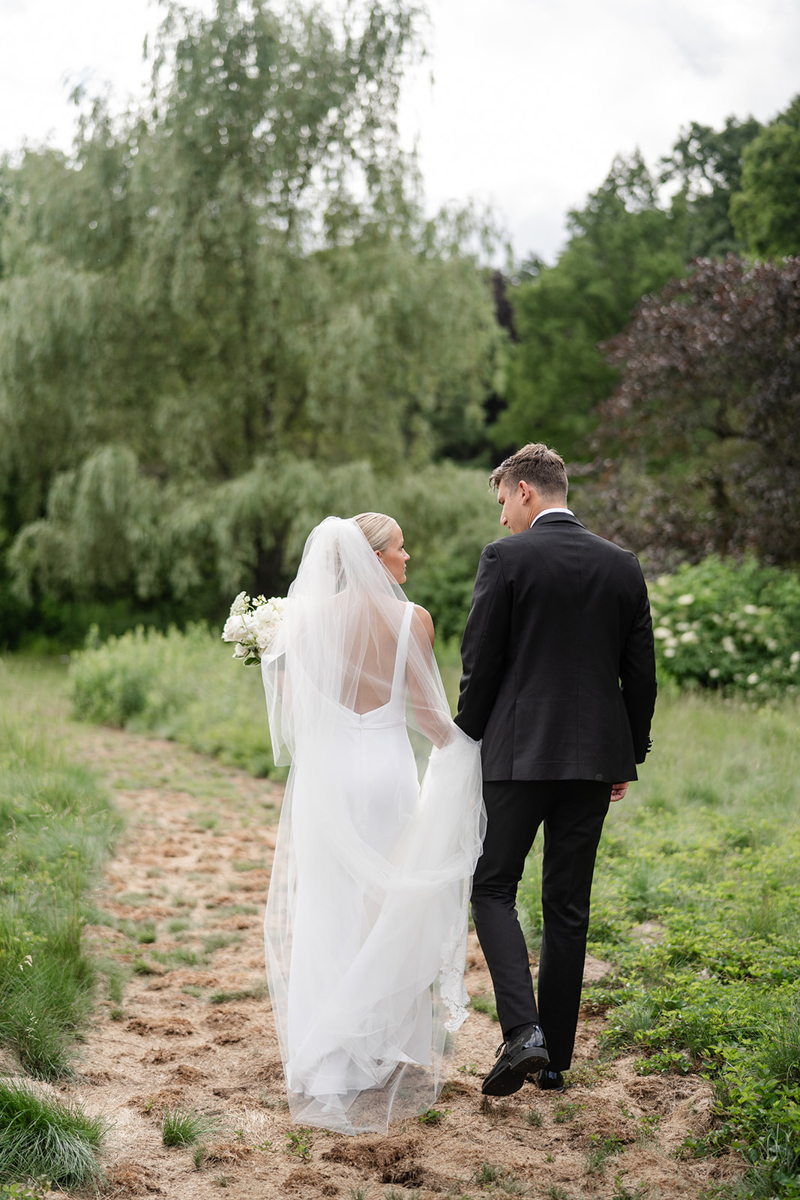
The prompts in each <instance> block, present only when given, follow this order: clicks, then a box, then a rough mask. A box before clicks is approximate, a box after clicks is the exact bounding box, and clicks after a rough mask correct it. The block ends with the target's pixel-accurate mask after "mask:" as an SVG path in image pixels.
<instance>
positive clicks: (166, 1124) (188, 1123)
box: [161, 1107, 218, 1148]
mask: <svg viewBox="0 0 800 1200" xmlns="http://www.w3.org/2000/svg"><path fill="white" fill-rule="evenodd" d="M217 1125H218V1122H217V1120H216V1118H215V1117H213V1116H210V1115H209V1114H208V1113H202V1112H198V1111H197V1109H194V1108H188V1109H184V1108H180V1107H176V1108H165V1109H164V1116H163V1118H162V1120H161V1141H162V1143H163V1145H165V1146H167V1147H170V1148H172V1147H179V1146H193V1145H195V1144H196V1143H202V1142H204V1141H205V1139H206V1138H207V1137H209V1136H210V1135H211V1134H212V1133H213V1132H214V1130H215V1129H216V1128H217Z"/></svg>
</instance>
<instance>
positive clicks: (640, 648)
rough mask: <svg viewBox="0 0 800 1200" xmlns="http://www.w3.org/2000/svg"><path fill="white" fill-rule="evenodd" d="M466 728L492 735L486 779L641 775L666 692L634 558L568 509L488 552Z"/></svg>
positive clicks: (467, 682) (468, 664) (486, 739)
mask: <svg viewBox="0 0 800 1200" xmlns="http://www.w3.org/2000/svg"><path fill="white" fill-rule="evenodd" d="M461 654H462V660H463V668H464V673H463V676H462V679H461V695H460V698H459V704H458V714H457V716H456V718H455V719H456V723H457V724H458V725H459V726H460V727H461V728H462V729H463V730H464V732H465V733H467V734H469V736H470V737H472V738H475V739H476V740H478V739H479V738H483V749H482V756H483V774H484V778H485V779H491V780H500V779H594V780H598V781H599V780H603V781H605V782H607V783H621V782H623V781H625V780H629V779H636V763H637V762H643V761H644V756H645V754H646V753H647V748H648V739H649V733H650V721H651V719H652V716H653V708H654V706H655V698H656V672H655V654H654V649H653V628H652V622H651V619H650V605H649V603H648V599H647V587H646V585H645V581H644V577H643V575H642V571H641V567H640V566H639V563H638V560H637V559H636V557H635V555H633V554H631V553H629V551H627V550H622V549H620V547H619V546H615V545H613V543H611V542H606V541H604V540H603V538H599V537H597V536H596V535H595V534H593V533H590V532H589V531H588V529H586V528H585V527H584V526H583V525H581V523H580V521H579V520H578V519H577V518H576V517H573V516H570V515H569V514H567V513H547V514H544V515H542V516H541V517H540V518H539V519H538V520H537V521H536V523H535V524H534V525H533V526H532V528H531V529H528V530H526V531H525V532H524V533H517V534H514V535H512V536H511V537H507V538H503V539H501V540H500V541H498V542H493V543H492V544H491V545H489V546H487V547H486V549H485V550H484V552H483V554H482V555H481V561H480V566H479V568H478V576H477V579H476V581H475V591H474V593H473V597H472V607H471V608H470V613H469V618H468V620H467V626H466V629H465V631H464V640H463V643H462V647H461Z"/></svg>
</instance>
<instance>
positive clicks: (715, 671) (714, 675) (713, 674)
mask: <svg viewBox="0 0 800 1200" xmlns="http://www.w3.org/2000/svg"><path fill="white" fill-rule="evenodd" d="M708 677H709V679H719V667H712V668H711V670H710V671H709V672H708Z"/></svg>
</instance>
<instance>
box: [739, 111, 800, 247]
mask: <svg viewBox="0 0 800 1200" xmlns="http://www.w3.org/2000/svg"><path fill="white" fill-rule="evenodd" d="M731 218H732V220H733V224H734V227H735V228H736V231H737V233H738V235H739V237H741V238H742V239H743V241H744V242H745V243H746V245H747V248H748V250H750V252H751V253H752V254H756V255H758V256H760V257H762V258H783V257H784V256H786V255H792V254H800V95H799V96H795V98H794V100H793V101H792V103H791V104H790V105H789V107H788V108H787V109H786V111H785V112H783V113H780V114H779V116H777V117H776V118H775V120H774V121H771V122H770V124H769V125H767V126H765V128H764V129H762V130H761V132H760V133H759V135H758V137H757V138H755V139H754V140H753V141H752V142H751V143H750V145H748V146H747V148H746V150H745V151H744V167H743V170H742V181H741V191H739V192H737V194H736V195H735V196H734V197H733V198H732V200H731Z"/></svg>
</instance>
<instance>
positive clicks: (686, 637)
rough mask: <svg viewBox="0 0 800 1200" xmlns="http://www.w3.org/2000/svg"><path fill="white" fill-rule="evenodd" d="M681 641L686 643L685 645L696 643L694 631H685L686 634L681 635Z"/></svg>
mask: <svg viewBox="0 0 800 1200" xmlns="http://www.w3.org/2000/svg"><path fill="white" fill-rule="evenodd" d="M681 641H682V642H687V643H688V642H696V641H697V634H696V633H695V631H694V630H693V629H687V630H686V633H682V634H681Z"/></svg>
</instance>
